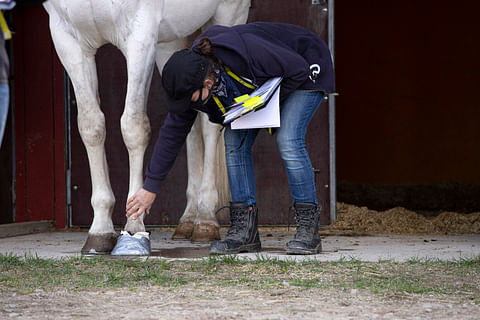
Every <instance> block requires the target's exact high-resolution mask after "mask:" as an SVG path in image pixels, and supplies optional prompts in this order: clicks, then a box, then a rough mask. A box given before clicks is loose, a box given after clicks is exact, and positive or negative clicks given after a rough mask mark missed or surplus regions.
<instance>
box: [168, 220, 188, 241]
mask: <svg viewBox="0 0 480 320" xmlns="http://www.w3.org/2000/svg"><path fill="white" fill-rule="evenodd" d="M192 233H193V222H182V223H180V224H179V225H178V226H177V229H175V232H174V233H173V236H172V239H173V240H186V239H190V238H191V237H192Z"/></svg>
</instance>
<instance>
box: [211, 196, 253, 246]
mask: <svg viewBox="0 0 480 320" xmlns="http://www.w3.org/2000/svg"><path fill="white" fill-rule="evenodd" d="M257 223H258V209H257V207H255V206H248V205H247V204H246V203H244V202H230V229H229V230H228V232H227V235H226V236H225V240H220V241H214V242H212V244H211V245H210V254H234V253H241V252H259V251H260V249H261V247H262V246H261V244H260V236H259V235H258V229H257Z"/></svg>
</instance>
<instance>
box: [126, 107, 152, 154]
mask: <svg viewBox="0 0 480 320" xmlns="http://www.w3.org/2000/svg"><path fill="white" fill-rule="evenodd" d="M120 125H121V130H122V136H123V141H124V142H125V145H126V146H127V148H128V149H129V150H132V149H135V148H138V147H142V148H146V146H147V145H148V140H149V139H150V121H149V120H148V117H147V115H146V113H145V112H139V113H136V114H133V115H130V114H124V115H122V118H121V120H120Z"/></svg>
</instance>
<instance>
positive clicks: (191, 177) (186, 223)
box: [157, 39, 204, 239]
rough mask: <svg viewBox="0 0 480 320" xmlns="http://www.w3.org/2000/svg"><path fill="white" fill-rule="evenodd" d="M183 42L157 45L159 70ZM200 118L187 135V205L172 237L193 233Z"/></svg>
mask: <svg viewBox="0 0 480 320" xmlns="http://www.w3.org/2000/svg"><path fill="white" fill-rule="evenodd" d="M185 44H186V42H185V41H184V40H183V39H177V40H175V41H172V42H164V43H160V44H159V45H158V47H157V48H158V50H157V67H158V69H159V70H160V72H161V71H162V70H163V66H164V65H165V63H166V62H167V60H168V59H169V58H170V56H171V55H172V54H173V53H174V52H175V51H177V50H180V49H182V48H184V47H185ZM201 118H202V115H201V114H199V115H198V116H197V120H196V121H195V123H194V125H193V127H192V129H191V130H190V133H189V134H188V136H187V141H186V145H187V167H188V183H187V192H186V195H187V205H186V207H185V210H184V212H183V214H182V217H181V218H180V221H179V222H178V226H177V228H176V229H175V232H174V234H173V236H172V238H173V239H190V238H191V236H192V233H193V226H194V222H195V218H196V216H197V210H198V209H197V206H198V197H201V195H199V189H200V184H201V180H202V172H203V153H204V148H203V140H202V133H201Z"/></svg>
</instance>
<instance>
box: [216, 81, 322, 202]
mask: <svg viewBox="0 0 480 320" xmlns="http://www.w3.org/2000/svg"><path fill="white" fill-rule="evenodd" d="M322 99H323V93H322V92H318V91H301V90H297V91H294V92H292V93H291V94H290V95H289V96H288V98H287V99H286V100H285V101H283V102H282V104H281V110H280V128H277V130H276V133H275V136H276V140H277V146H278V150H279V152H280V157H281V158H282V159H283V162H284V164H285V168H286V170H287V176H288V184H289V186H290V193H291V195H292V198H293V201H294V203H296V202H312V203H315V204H318V201H317V196H316V188H315V177H314V173H313V168H312V164H311V162H310V157H309V156H308V152H307V149H306V146H305V134H306V132H307V127H308V125H309V123H310V120H311V119H312V117H313V115H314V113H315V111H316V110H317V108H318V106H319V105H320V103H321V102H322ZM259 130H260V129H248V130H232V129H231V127H230V126H227V128H226V129H225V156H226V161H227V171H228V180H229V184H230V192H231V195H232V201H241V202H245V203H246V204H248V205H252V204H255V203H256V200H255V194H256V189H255V174H254V170H253V159H252V145H253V143H254V142H255V138H256V137H257V134H258V132H259Z"/></svg>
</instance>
